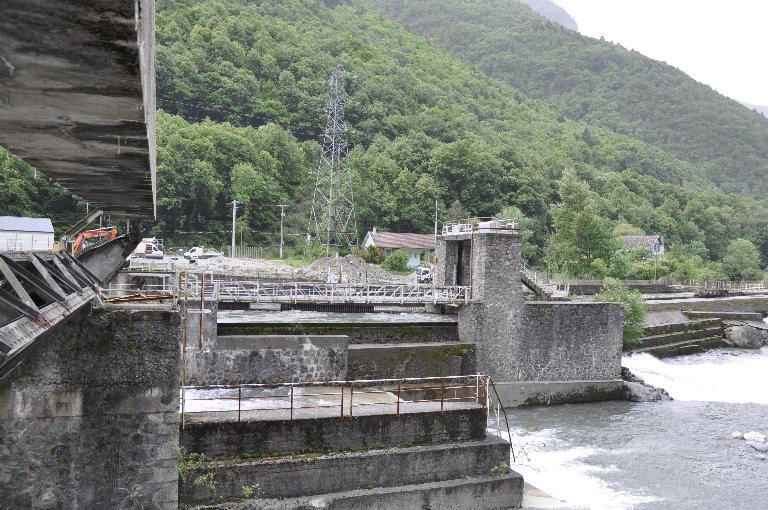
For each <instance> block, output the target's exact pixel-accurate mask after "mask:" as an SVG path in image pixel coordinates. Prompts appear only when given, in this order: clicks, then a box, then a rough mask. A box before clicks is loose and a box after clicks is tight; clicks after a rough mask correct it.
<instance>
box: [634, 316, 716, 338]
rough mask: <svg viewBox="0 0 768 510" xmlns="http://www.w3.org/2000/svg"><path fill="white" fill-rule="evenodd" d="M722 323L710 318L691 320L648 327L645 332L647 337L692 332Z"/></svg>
mask: <svg viewBox="0 0 768 510" xmlns="http://www.w3.org/2000/svg"><path fill="white" fill-rule="evenodd" d="M721 323H722V321H721V320H720V319H719V318H708V319H698V320H689V321H682V322H672V323H669V324H657V325H655V326H646V327H645V328H644V329H643V332H644V334H645V335H646V336H654V335H661V334H665V333H676V332H679V331H692V330H698V329H706V328H711V327H716V326H720V325H721Z"/></svg>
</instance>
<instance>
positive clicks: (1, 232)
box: [0, 216, 53, 252]
mask: <svg viewBox="0 0 768 510" xmlns="http://www.w3.org/2000/svg"><path fill="white" fill-rule="evenodd" d="M52 248H53V223H51V220H50V219H49V218H24V217H19V216H0V252H10V251H47V250H51V249H52Z"/></svg>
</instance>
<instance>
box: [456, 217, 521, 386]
mask: <svg viewBox="0 0 768 510" xmlns="http://www.w3.org/2000/svg"><path fill="white" fill-rule="evenodd" d="M464 243H467V244H470V243H471V257H470V265H469V267H468V271H469V272H471V275H472V278H471V287H472V303H471V304H469V305H466V306H462V307H461V308H460V310H459V338H460V340H461V341H462V342H473V343H475V344H476V345H477V365H478V370H479V371H480V372H481V373H483V374H487V375H490V376H491V377H492V378H493V379H494V380H497V381H508V380H514V379H515V378H516V376H515V374H514V367H515V356H516V354H517V353H516V348H515V346H516V345H517V344H518V335H519V331H520V318H521V316H522V312H521V310H522V306H523V296H522V289H521V286H520V247H521V238H520V234H519V233H517V232H516V231H514V230H501V229H498V230H491V229H489V230H480V231H476V232H474V233H473V234H472V237H471V239H469V240H467V241H464Z"/></svg>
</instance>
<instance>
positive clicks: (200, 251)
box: [184, 246, 224, 260]
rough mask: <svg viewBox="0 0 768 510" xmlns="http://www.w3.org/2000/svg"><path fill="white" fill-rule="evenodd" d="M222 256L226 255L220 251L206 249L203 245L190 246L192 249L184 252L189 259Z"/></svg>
mask: <svg viewBox="0 0 768 510" xmlns="http://www.w3.org/2000/svg"><path fill="white" fill-rule="evenodd" d="M222 256H224V254H223V253H221V252H220V251H205V248H204V247H202V246H195V247H193V248H190V250H189V251H187V252H186V253H185V254H184V258H185V259H188V260H198V259H212V258H214V257H222Z"/></svg>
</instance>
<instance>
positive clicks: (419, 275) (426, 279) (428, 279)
mask: <svg viewBox="0 0 768 510" xmlns="http://www.w3.org/2000/svg"><path fill="white" fill-rule="evenodd" d="M416 283H432V270H431V269H430V268H428V267H420V268H418V269H416Z"/></svg>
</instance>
